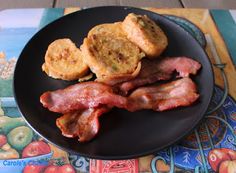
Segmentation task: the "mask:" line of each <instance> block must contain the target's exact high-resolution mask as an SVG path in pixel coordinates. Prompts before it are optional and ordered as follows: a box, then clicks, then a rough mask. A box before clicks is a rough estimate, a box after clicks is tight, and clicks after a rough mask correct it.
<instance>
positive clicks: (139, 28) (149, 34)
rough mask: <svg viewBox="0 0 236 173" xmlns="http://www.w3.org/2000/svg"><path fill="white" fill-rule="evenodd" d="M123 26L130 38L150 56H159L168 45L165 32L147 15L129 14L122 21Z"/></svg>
mask: <svg viewBox="0 0 236 173" xmlns="http://www.w3.org/2000/svg"><path fill="white" fill-rule="evenodd" d="M122 28H123V30H124V32H125V33H126V34H127V37H128V39H129V40H131V41H132V42H133V43H135V44H136V45H138V46H139V48H140V49H142V51H143V52H144V53H145V54H146V55H147V57H149V58H155V57H158V56H159V55H160V54H161V53H162V52H163V51H164V50H165V48H166V47H167V45H168V40H167V37H166V35H165V33H164V32H163V31H162V29H161V28H160V27H159V26H158V25H157V24H156V23H155V22H154V21H152V20H151V19H150V18H149V17H147V16H146V15H136V14H134V13H130V14H128V15H127V16H126V18H125V19H124V21H123V22H122Z"/></svg>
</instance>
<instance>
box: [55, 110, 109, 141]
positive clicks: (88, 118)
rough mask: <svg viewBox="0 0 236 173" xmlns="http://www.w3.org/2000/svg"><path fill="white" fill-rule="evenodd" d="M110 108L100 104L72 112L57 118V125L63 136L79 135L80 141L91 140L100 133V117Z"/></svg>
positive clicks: (72, 136) (73, 136)
mask: <svg viewBox="0 0 236 173" xmlns="http://www.w3.org/2000/svg"><path fill="white" fill-rule="evenodd" d="M110 109H111V108H109V107H107V106H100V107H97V108H89V109H84V110H78V111H74V112H70V113H67V114H64V115H63V116H61V117H59V118H57V120H56V125H57V127H58V128H59V129H60V130H61V132H62V134H63V136H66V137H68V138H75V137H79V141H80V142H85V141H89V140H91V139H92V138H94V136H95V135H96V134H97V133H98V130H99V121H98V117H99V116H101V115H102V114H104V113H106V112H108V111H109V110H110Z"/></svg>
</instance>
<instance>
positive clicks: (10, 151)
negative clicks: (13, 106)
mask: <svg viewBox="0 0 236 173" xmlns="http://www.w3.org/2000/svg"><path fill="white" fill-rule="evenodd" d="M3 113H4V112H3V111H2V114H1V116H0V160H9V159H15V161H17V160H19V159H24V158H34V157H36V156H43V155H46V154H49V153H51V152H52V149H51V145H49V144H47V143H46V142H45V141H44V140H43V139H41V138H39V137H38V136H37V135H35V134H34V132H33V131H32V130H31V129H30V128H29V127H28V126H27V125H26V123H25V121H24V120H23V118H22V117H16V118H12V117H9V116H5V115H3ZM21 172H23V173H76V170H75V169H74V168H73V166H72V165H71V164H68V163H67V161H62V159H61V158H60V159H58V160H57V159H51V160H47V161H46V162H40V161H39V162H37V161H36V162H32V163H30V162H28V163H27V164H26V165H25V167H24V168H23V170H22V171H21Z"/></svg>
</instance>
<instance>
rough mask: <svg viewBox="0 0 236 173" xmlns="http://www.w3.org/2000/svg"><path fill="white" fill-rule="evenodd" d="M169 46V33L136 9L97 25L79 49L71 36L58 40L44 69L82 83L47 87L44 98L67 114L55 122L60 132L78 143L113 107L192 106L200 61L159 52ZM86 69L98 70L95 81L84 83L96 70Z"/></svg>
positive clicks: (45, 103)
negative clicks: (192, 78) (119, 20)
mask: <svg viewBox="0 0 236 173" xmlns="http://www.w3.org/2000/svg"><path fill="white" fill-rule="evenodd" d="M167 45H168V40H167V37H166V35H165V34H164V32H163V31H162V30H161V28H160V27H159V26H157V25H156V23H155V22H154V21H152V20H151V19H150V18H148V17H147V16H145V15H144V16H141V15H136V14H133V13H131V14H129V15H128V16H127V17H126V18H125V19H124V21H123V22H116V23H106V24H100V25H97V26H94V27H93V28H92V29H91V30H90V31H89V32H88V35H87V37H86V38H85V39H84V41H83V44H82V45H81V46H80V49H81V52H80V50H79V49H78V48H76V46H75V45H74V43H72V42H71V41H70V40H69V39H59V40H56V41H55V42H53V43H52V44H50V45H49V47H48V50H47V53H46V55H45V63H44V65H43V70H44V71H45V72H46V73H47V74H48V75H49V76H51V77H54V78H60V79H64V80H74V79H78V81H79V82H80V83H77V84H74V85H71V86H69V87H67V88H64V89H59V90H56V91H47V92H45V93H43V94H42V95H41V96H40V102H41V103H42V105H43V106H44V107H45V108H47V109H48V110H50V111H52V112H56V113H61V114H63V115H62V116H61V117H59V118H57V120H56V125H57V127H58V128H59V129H60V130H61V132H62V135H64V136H66V137H68V138H75V137H78V138H79V141H80V142H85V141H89V140H91V139H93V138H94V137H95V136H96V134H97V133H98V130H99V117H100V116H101V115H103V114H105V113H107V112H109V111H110V110H111V109H112V108H113V107H118V108H121V109H125V110H128V111H130V112H134V111H138V110H142V109H151V110H153V111H165V110H169V109H173V108H176V107H181V106H189V105H191V104H193V103H194V102H195V101H196V100H197V99H198V98H199V94H198V92H197V86H196V84H195V83H194V82H193V81H192V80H191V79H190V75H196V74H197V72H198V71H199V69H200V68H201V64H200V63H199V62H197V61H195V60H193V59H190V58H188V57H159V56H160V55H161V53H162V52H163V51H164V50H165V48H166V47H167ZM145 55H146V56H147V57H149V59H148V58H144V56H145ZM155 57H159V58H155ZM154 58H155V59H154ZM88 69H90V70H91V72H92V73H94V74H95V75H96V79H95V80H94V81H87V82H86V80H90V79H91V78H92V75H93V74H90V75H88V76H85V73H86V72H87V71H88ZM174 72H177V75H175V73H174ZM173 78H175V80H174V81H171V82H167V83H165V84H159V85H158V84H155V83H156V82H158V81H164V80H171V79H173ZM91 80H92V79H91ZM151 84H153V85H151ZM150 85H151V86H150Z"/></svg>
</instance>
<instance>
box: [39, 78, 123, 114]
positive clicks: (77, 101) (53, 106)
mask: <svg viewBox="0 0 236 173" xmlns="http://www.w3.org/2000/svg"><path fill="white" fill-rule="evenodd" d="M40 102H41V103H42V104H43V106H44V107H46V108H48V109H49V110H50V111H53V112H58V113H63V114H64V113H68V112H71V111H75V110H79V109H87V108H92V107H98V106H100V105H109V106H111V107H112V106H116V107H119V108H123V107H124V105H126V104H127V99H126V98H125V97H122V96H120V95H117V94H115V93H114V92H113V89H112V88H111V87H110V86H108V85H105V84H102V83H98V82H83V83H78V84H75V85H71V86H69V87H67V88H65V89H59V90H56V91H48V92H46V93H44V94H43V95H41V97H40Z"/></svg>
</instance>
